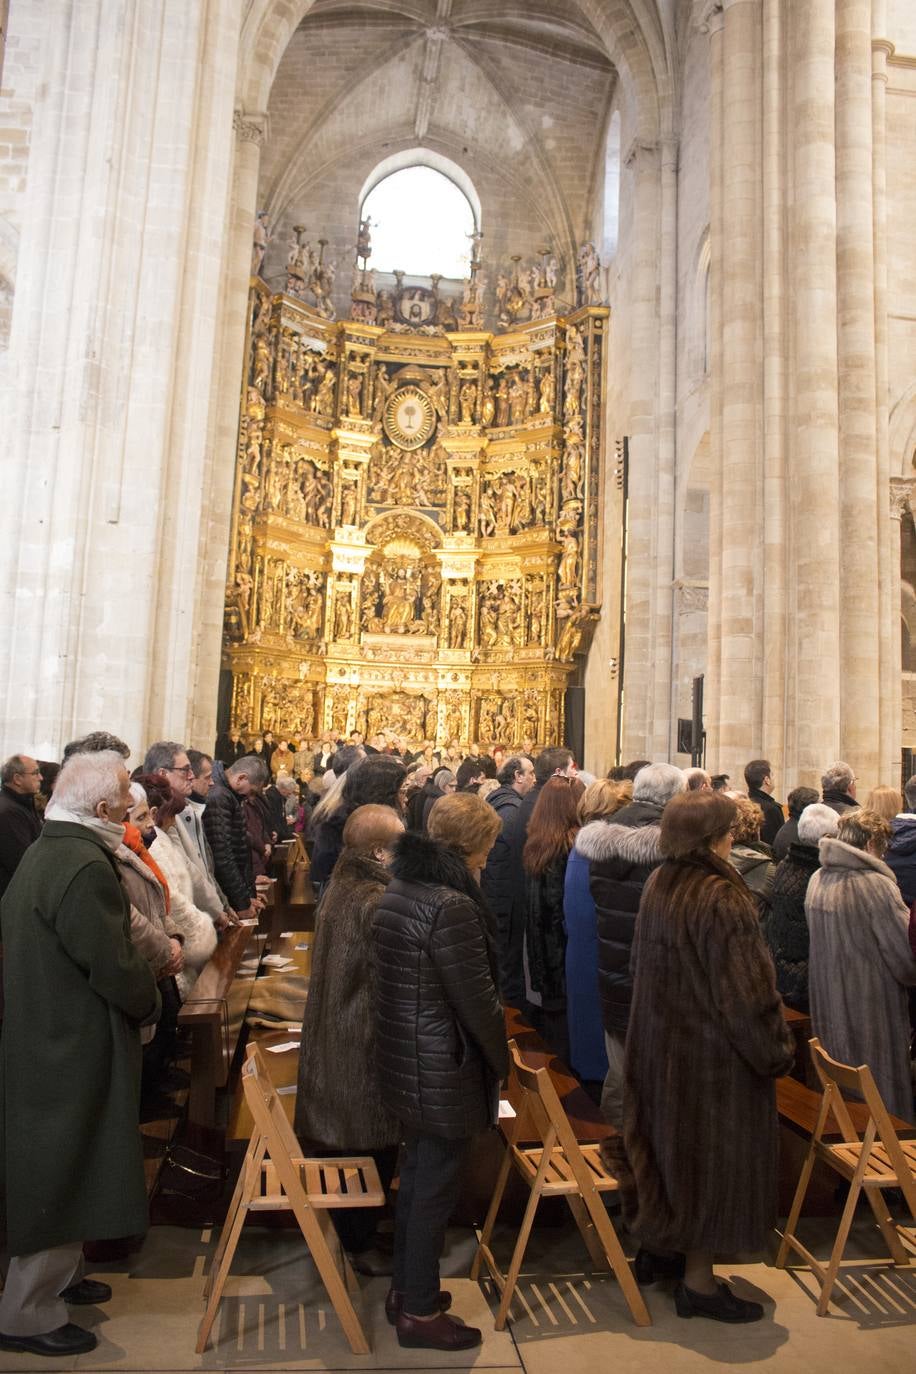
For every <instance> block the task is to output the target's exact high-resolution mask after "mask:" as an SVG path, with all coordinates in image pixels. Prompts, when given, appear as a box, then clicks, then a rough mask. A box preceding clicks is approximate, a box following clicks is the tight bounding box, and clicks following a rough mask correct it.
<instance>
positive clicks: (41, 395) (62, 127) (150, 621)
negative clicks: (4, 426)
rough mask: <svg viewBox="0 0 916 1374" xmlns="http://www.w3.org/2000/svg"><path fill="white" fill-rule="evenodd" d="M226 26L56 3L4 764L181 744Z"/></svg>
mask: <svg viewBox="0 0 916 1374" xmlns="http://www.w3.org/2000/svg"><path fill="white" fill-rule="evenodd" d="M237 10H238V7H237V6H236V5H235V4H234V3H233V0H183V2H182V3H178V0H149V3H144V4H142V5H140V4H136V3H133V2H132V0H80V3H79V4H77V3H74V0H49V4H48V11H49V13H48V24H47V44H46V48H45V51H44V53H43V61H44V71H43V73H42V80H43V90H44V92H45V94H44V96H43V99H42V100H41V101H40V102H38V103H37V104H36V109H35V119H34V125H33V132H32V143H31V151H30V165H29V181H28V192H27V203H26V209H25V215H24V220H25V222H26V223H27V224H28V225H29V233H28V234H26V235H24V236H23V242H22V250H21V257H20V263H19V271H18V273H17V299H16V311H15V318H14V326H13V336H12V339H11V346H10V353H9V360H8V372H7V376H8V382H9V391H8V394H7V395H6V396H5V397H4V398H3V400H2V404H3V410H4V413H5V414H6V415H7V416H10V417H12V418H11V420H10V423H9V429H8V432H9V434H10V435H11V436H12V440H11V442H10V443H9V444H8V445H7V446H6V449H5V452H4V454H3V459H2V461H3V464H4V473H3V476H4V491H5V493H6V500H5V501H4V503H3V516H2V519H3V528H2V537H0V578H2V581H0V588H2V609H0V674H2V677H0V690H2V693H3V698H4V700H5V702H6V703H7V709H6V711H5V713H4V715H5V718H4V725H3V731H2V744H0V747H2V748H3V749H4V750H5V751H9V750H12V749H14V748H26V749H29V750H31V751H32V752H34V751H36V750H38V749H40V750H41V751H42V755H43V756H44V757H48V758H54V757H56V755H57V751H58V750H59V748H60V746H61V744H62V743H63V742H64V741H65V740H66V739H67V738H69V737H70V736H71V735H73V734H75V733H78V732H81V731H84V730H87V729H92V728H96V729H97V728H102V727H104V728H108V729H111V730H114V731H115V732H117V733H118V734H122V735H123V736H124V737H125V738H126V739H127V740H128V742H129V743H130V744H131V745H132V747H133V749H134V752H135V754H136V753H138V752H139V751H140V749H141V748H142V747H143V746H144V745H145V744H146V743H147V742H148V741H149V739H150V737H151V736H154V735H156V734H159V733H160V732H165V731H168V733H170V734H172V735H173V737H178V738H182V737H183V734H184V731H185V729H186V725H187V711H188V702H189V700H190V696H191V693H192V688H193V674H192V671H191V665H192V663H193V659H194V654H195V644H196V640H195V625H194V609H195V599H196V598H195V588H196V582H197V577H198V571H197V567H196V558H197V541H198V534H199V527H200V518H201V504H202V495H203V480H202V475H203V471H204V467H205V455H204V448H205V443H204V438H205V432H206V415H207V412H208V409H209V405H210V391H211V382H212V378H213V355H214V331H213V322H214V316H215V310H216V303H217V301H218V299H219V292H220V281H221V276H220V272H221V265H222V239H223V225H224V217H225V208H226V204H227V201H228V178H229V167H230V153H231V117H232V91H233V86H234V80H235V70H236V63H237V51H238V25H239V15H238V12H237ZM220 130H224V135H223V136H222V137H221V136H220ZM195 742H206V741H195Z"/></svg>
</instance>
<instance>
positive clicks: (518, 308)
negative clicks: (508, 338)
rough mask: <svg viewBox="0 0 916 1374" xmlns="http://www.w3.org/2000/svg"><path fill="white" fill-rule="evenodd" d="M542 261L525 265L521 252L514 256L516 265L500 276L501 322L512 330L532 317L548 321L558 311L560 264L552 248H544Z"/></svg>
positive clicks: (498, 278)
mask: <svg viewBox="0 0 916 1374" xmlns="http://www.w3.org/2000/svg"><path fill="white" fill-rule="evenodd" d="M540 256H541V260H540V262H539V263H538V262H533V263H531V264H529V266H527V267H524V268H523V267H521V265H520V264H521V261H522V259H521V255H520V254H518V253H516V254H515V255H514V256H513V257H512V260H511V261H512V267H511V268H509V269H508V270H506V271H502V272H500V273H499V275H498V277H497V279H496V312H497V322H498V323H499V325H500V328H502V329H511V328H514V327H515V326H517V325H519V324H524V323H526V322H530V321H531V320H548V319H551V318H552V316H553V315H555V314H556V306H557V301H556V292H557V280H558V276H559V271H560V265H559V263H558V261H557V259H556V257H555V256H554V255H553V254H552V253H551V251H550V249H549V248H542V249H541V254H540Z"/></svg>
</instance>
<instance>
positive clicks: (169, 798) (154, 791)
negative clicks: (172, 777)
mask: <svg viewBox="0 0 916 1374" xmlns="http://www.w3.org/2000/svg"><path fill="white" fill-rule="evenodd" d="M135 781H136V782H138V783H139V784H140V785H141V787H142V788H143V790H144V792H145V793H146V798H147V802H148V803H149V815H148V817H147V818H143V819H144V825H143V826H141V825H140V821H138V820H137V819H136V818H135V817H132V819H133V824H134V825H136V826H138V828H140V829H141V830H142V831H144V842H145V843H146V846H147V848H148V849H149V852H150V855H151V856H152V858H153V859H155V861H156V863H157V864H158V865H159V867H160V868H161V870H162V872H163V874H164V876H165V879H166V881H167V882H168V885H169V896H170V898H171V913H170V914H171V917H172V920H173V921H174V922H175V924H176V926H177V927H178V929H179V931H180V932H181V934H182V936H183V937H184V943H183V945H182V954H183V955H184V967H183V969H182V970H181V972H180V973H179V974H177V975H176V979H175V981H176V983H177V984H178V992H179V995H180V997H181V1000H182V1002H183V1001H184V1000H185V998H186V997H187V995H188V993H189V992H190V990H191V988H192V987H193V986H194V983H195V982H196V980H197V975H198V974H199V973H200V971H201V969H202V968H203V967H204V965H205V964H206V963H207V961H208V959H209V958H210V956H211V955H212V954H213V951H214V950H215V949H216V927H215V926H214V924H213V920H212V917H210V916H209V915H208V913H207V912H206V911H201V909H200V907H197V906H195V905H194V883H193V876H192V874H191V871H190V869H189V867H188V860H187V858H186V856H185V852H184V848H183V846H182V844H181V840H180V838H179V836H178V832H177V830H176V828H175V817H176V816H177V815H178V814H179V813H180V812H181V811H183V810H184V808H185V805H186V803H185V799H184V797H181V796H179V795H178V793H177V792H175V791H174V789H173V788H172V787H171V786H170V785H169V781H168V779H167V778H166V777H165V776H164V775H163V774H162V773H155V774H146V773H144V774H141V775H140V776H139V777H137V778H136V779H135ZM149 827H154V829H152V830H150V828H149Z"/></svg>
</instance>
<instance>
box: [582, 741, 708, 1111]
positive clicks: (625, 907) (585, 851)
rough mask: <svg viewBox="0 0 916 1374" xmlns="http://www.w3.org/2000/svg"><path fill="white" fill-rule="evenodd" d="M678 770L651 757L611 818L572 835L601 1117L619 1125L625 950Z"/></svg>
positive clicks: (677, 785)
mask: <svg viewBox="0 0 916 1374" xmlns="http://www.w3.org/2000/svg"><path fill="white" fill-rule="evenodd" d="M685 786H686V784H685V781H684V774H683V773H682V772H681V770H680V768H675V767H674V766H673V764H670V763H650V764H648V765H647V766H646V767H645V768H642V769H640V771H639V772H638V773H637V774H636V778H635V779H634V782H633V800H632V801H631V802H630V804H629V805H628V806H624V807H623V808H622V809H621V810H620V811H616V812H615V813H614V815H613V817H612V819H611V820H608V821H603V820H599V821H592V823H591V824H590V825H586V826H583V827H582V829H581V830H580V831H579V834H578V835H577V837H576V849H577V850H578V852H579V853H580V854H582V855H583V857H584V858H586V859H588V863H589V889H590V891H591V894H592V899H593V900H594V903H595V913H596V916H597V920H598V983H599V987H600V990H601V1012H602V1019H603V1021H604V1038H605V1044H606V1047H607V1056H608V1073H607V1078H606V1079H605V1082H604V1090H603V1092H602V1096H601V1110H602V1113H603V1114H604V1117H605V1119H606V1120H607V1121H608V1122H609V1123H610V1124H611V1125H612V1126H616V1127H617V1128H618V1129H619V1128H620V1127H621V1126H622V1125H623V1051H624V1045H625V1043H626V1038H627V1025H628V1023H629V1019H630V999H631V998H632V995H633V981H632V978H631V976H630V950H631V948H632V945H633V936H634V934H635V933H636V913H637V912H638V911H639V899H640V897H641V896H642V890H643V887H644V886H645V883H646V879H647V878H648V877H649V874H650V873H651V872H652V870H653V869H654V868H657V867H658V865H659V864H660V863H661V861H662V852H661V847H660V836H661V822H662V812H663V811H664V809H665V806H666V804H667V803H668V802H669V801H670V800H671V798H672V797H674V796H676V795H677V793H678V792H683V791H684V790H685Z"/></svg>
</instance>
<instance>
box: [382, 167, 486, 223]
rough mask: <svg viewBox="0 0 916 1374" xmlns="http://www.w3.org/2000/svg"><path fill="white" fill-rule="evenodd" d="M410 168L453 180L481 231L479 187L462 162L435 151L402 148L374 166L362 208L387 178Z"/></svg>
mask: <svg viewBox="0 0 916 1374" xmlns="http://www.w3.org/2000/svg"><path fill="white" fill-rule="evenodd" d="M407 167H431V168H432V170H433V171H434V172H441V174H442V175H443V176H444V177H448V179H449V181H453V182H454V183H455V185H456V186H457V187H458V189H459V191H461V192H462V193H463V195H464V197H465V199H466V200H467V201H468V203H469V205H470V207H471V209H472V210H473V211H474V220H475V222H476V224H477V227H478V229H479V228H480V220H481V207H480V196H479V195H478V194H477V187H476V186H475V185H474V183H473V181H472V180H471V178H470V177H469V176H468V174H467V172H466V171H465V170H464V168H463V167H462V166H461V165H460V163H458V162H453V161H452V159H451V158H450V157H444V156H443V155H442V154H441V153H436V152H434V151H433V149H432V148H425V147H413V148H402V149H401V151H400V152H399V153H392V154H391V155H390V156H389V157H385V158H383V159H382V161H381V162H379V163H378V164H377V165H376V166H375V167H373V169H372V171H371V172H370V173H369V175H368V176H367V177H366V180H365V181H364V182H363V185H362V187H361V189H360V193H359V203H360V205H362V203H363V201H364V200H365V199H366V196H368V194H369V192H370V191H374V190H375V188H376V186H378V184H379V182H381V181H384V180H385V178H386V177H390V176H393V175H394V173H395V172H401V171H404V169H405V168H407Z"/></svg>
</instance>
